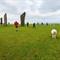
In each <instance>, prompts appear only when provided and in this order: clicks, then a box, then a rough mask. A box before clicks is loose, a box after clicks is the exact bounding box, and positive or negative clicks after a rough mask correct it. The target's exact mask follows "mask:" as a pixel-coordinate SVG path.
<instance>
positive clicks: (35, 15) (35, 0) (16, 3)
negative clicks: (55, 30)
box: [0, 0, 60, 23]
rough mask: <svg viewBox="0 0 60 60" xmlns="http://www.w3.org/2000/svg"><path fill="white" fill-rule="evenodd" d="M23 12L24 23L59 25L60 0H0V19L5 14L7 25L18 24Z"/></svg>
mask: <svg viewBox="0 0 60 60" xmlns="http://www.w3.org/2000/svg"><path fill="white" fill-rule="evenodd" d="M23 12H26V18H25V23H27V22H29V23H41V22H43V23H46V22H47V23H60V0H0V17H3V16H4V14H5V13H7V17H8V23H9V22H10V23H14V21H18V22H20V15H21V14H22V13H23Z"/></svg>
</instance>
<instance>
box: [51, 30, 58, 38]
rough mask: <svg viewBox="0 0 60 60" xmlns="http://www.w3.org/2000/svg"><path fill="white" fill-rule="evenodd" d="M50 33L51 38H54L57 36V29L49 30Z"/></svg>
mask: <svg viewBox="0 0 60 60" xmlns="http://www.w3.org/2000/svg"><path fill="white" fill-rule="evenodd" d="M51 35H52V38H56V37H57V30H56V29H52V30H51Z"/></svg>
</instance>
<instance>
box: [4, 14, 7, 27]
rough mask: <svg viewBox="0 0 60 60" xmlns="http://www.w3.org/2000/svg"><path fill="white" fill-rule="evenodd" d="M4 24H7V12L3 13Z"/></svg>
mask: <svg viewBox="0 0 60 60" xmlns="http://www.w3.org/2000/svg"><path fill="white" fill-rule="evenodd" d="M4 25H6V26H7V14H6V13H5V15H4Z"/></svg>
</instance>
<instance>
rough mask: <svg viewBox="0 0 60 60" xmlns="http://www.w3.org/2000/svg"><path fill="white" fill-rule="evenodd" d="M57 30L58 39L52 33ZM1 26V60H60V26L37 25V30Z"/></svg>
mask: <svg viewBox="0 0 60 60" xmlns="http://www.w3.org/2000/svg"><path fill="white" fill-rule="evenodd" d="M52 28H56V29H57V31H58V35H57V39H52V38H51V34H50V31H51V29H52ZM18 30H19V31H17V32H16V29H15V27H14V26H7V27H5V26H0V60H60V25H59V24H56V25H36V27H35V28H33V27H32V26H29V27H26V26H25V27H19V28H18Z"/></svg>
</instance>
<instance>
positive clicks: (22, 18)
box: [20, 12, 26, 26]
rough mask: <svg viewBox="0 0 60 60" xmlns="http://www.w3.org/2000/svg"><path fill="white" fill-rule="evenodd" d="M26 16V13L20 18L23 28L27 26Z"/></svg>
mask: <svg viewBox="0 0 60 60" xmlns="http://www.w3.org/2000/svg"><path fill="white" fill-rule="evenodd" d="M25 16H26V13H25V12H24V13H23V14H22V15H21V16H20V19H21V26H24V25H25Z"/></svg>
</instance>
